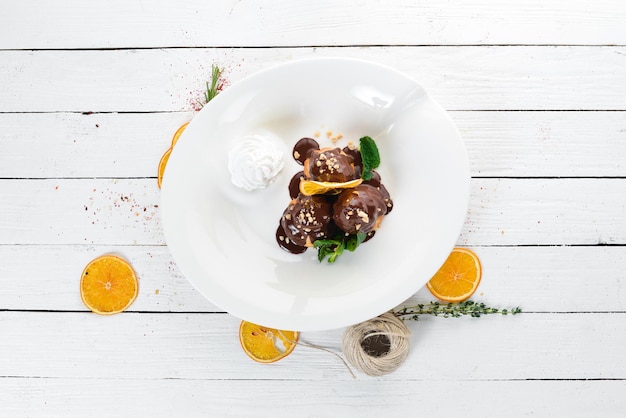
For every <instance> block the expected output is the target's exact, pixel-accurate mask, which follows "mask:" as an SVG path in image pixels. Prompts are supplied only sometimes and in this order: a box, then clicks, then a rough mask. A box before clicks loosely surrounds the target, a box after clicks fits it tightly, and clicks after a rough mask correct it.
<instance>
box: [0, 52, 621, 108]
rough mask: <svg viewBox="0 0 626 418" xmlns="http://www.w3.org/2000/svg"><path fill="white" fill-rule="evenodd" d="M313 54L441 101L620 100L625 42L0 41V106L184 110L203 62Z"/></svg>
mask: <svg viewBox="0 0 626 418" xmlns="http://www.w3.org/2000/svg"><path fill="white" fill-rule="evenodd" d="M321 56H341V57H354V58H360V59H366V60H370V61H375V62H380V63H383V64H387V65H389V66H392V67H394V68H396V69H398V70H400V71H402V72H405V73H406V74H408V75H409V76H411V77H413V78H415V79H416V80H418V81H419V82H420V83H421V84H422V85H423V86H424V87H425V88H426V90H427V91H429V92H430V94H431V95H432V96H433V97H434V98H435V99H436V100H437V101H438V102H439V103H440V104H441V105H442V106H443V107H444V108H445V109H448V110H626V95H624V94H623V92H624V90H626V72H624V71H623V69H624V67H625V66H626V47H612V46H611V47H506V46H502V47H445V48H441V47H395V48H394V47H387V48H383V47H370V48H254V49H241V48H235V49H229V48H226V49H153V50H110V51H109V50H107V51H93V50H87V51H0V97H3V98H5V100H2V101H0V112H60V111H77V112H85V111H94V112H96V111H98V112H122V111H124V112H151V111H184V110H190V109H192V108H194V107H195V106H196V100H197V99H199V98H200V97H201V94H202V93H201V92H202V90H203V88H204V85H205V82H206V80H208V79H209V78H210V70H211V65H212V64H218V65H220V66H222V67H224V68H225V71H226V72H225V76H226V77H227V78H228V81H229V82H230V83H235V82H237V81H238V80H240V79H241V78H242V77H243V76H245V75H249V74H252V73H254V72H255V71H258V70H261V69H265V68H267V67H269V66H271V65H273V64H279V63H284V62H288V61H291V60H293V59H298V58H306V57H321ZM122 74H123V75H124V76H121V75H122Z"/></svg>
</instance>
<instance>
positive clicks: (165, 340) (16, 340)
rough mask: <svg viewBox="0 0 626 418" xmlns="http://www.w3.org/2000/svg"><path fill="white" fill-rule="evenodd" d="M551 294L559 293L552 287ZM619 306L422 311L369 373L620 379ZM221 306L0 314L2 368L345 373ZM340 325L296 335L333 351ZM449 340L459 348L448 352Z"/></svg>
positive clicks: (625, 325)
mask: <svg viewBox="0 0 626 418" xmlns="http://www.w3.org/2000/svg"><path fill="white" fill-rule="evenodd" d="M555 297H558V295H555ZM625 319H626V314H625V313H621V314H616V313H607V314H600V313H598V314H530V313H526V314H525V313H522V314H520V315H516V316H507V317H504V316H498V317H481V318H432V317H424V318H423V319H421V320H420V321H417V322H411V323H410V324H409V327H410V330H411V353H410V355H409V358H408V359H407V361H406V362H405V363H404V364H403V365H402V367H401V368H399V369H398V370H396V371H395V372H394V373H393V374H391V375H387V376H383V377H381V378H377V379H372V378H367V377H366V376H364V375H360V376H359V378H360V379H367V380H382V381H387V380H396V381H398V380H399V381H411V380H416V379H417V380H428V381H433V380H468V381H475V380H511V379H512V380H525V379H625V378H626V364H625V363H624V362H623V361H622V360H623V349H622V347H623V344H624V335H625V334H626V321H625ZM239 322H240V321H239V319H237V318H235V317H233V316H231V315H227V314H133V313H128V312H127V313H123V314H120V315H115V316H111V317H102V316H99V315H96V314H92V313H49V312H46V313H38V312H0V331H1V333H2V335H3V342H2V345H0V370H2V375H3V376H14V377H57V378H101V379H120V378H122V379H124V378H125V379H146V378H149V379H184V380H187V379H225V380H233V379H237V380H242V379H243V380H266V379H272V380H295V381H297V380H307V381H310V380H315V381H320V380H321V381H339V380H347V381H351V380H352V377H351V376H350V374H349V373H348V371H347V370H346V369H345V367H344V365H343V364H342V363H341V362H340V361H339V359H337V358H336V357H335V356H333V355H331V354H329V353H327V352H324V351H320V350H316V349H312V348H308V347H297V348H296V350H294V352H293V353H292V354H290V355H289V357H287V358H285V359H284V360H282V361H280V362H278V363H275V364H272V365H270V366H269V367H268V365H266V364H261V363H255V362H254V361H253V360H251V359H249V358H248V357H247V356H246V355H245V354H244V352H243V350H241V348H240V346H239V339H238V336H237V333H238V327H239ZM342 335H343V330H342V329H338V330H334V331H324V332H310V333H302V335H301V338H302V340H303V341H307V342H310V343H314V344H317V345H321V346H323V347H327V348H329V349H331V350H334V351H340V350H341V349H340V346H341V339H342ZM450 347H457V348H458V349H455V350H454V351H453V352H454V355H449V356H446V357H445V358H442V357H441V355H442V353H450V354H452V352H451V351H450Z"/></svg>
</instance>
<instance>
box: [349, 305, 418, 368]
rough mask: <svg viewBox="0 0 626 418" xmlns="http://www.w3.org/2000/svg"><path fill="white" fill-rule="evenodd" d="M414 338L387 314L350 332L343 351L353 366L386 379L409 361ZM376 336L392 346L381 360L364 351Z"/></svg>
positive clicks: (398, 321)
mask: <svg viewBox="0 0 626 418" xmlns="http://www.w3.org/2000/svg"><path fill="white" fill-rule="evenodd" d="M410 335H411V332H410V331H409V329H408V328H407V326H406V325H405V324H404V322H403V321H402V320H401V319H399V318H398V317H396V316H395V315H394V314H393V313H392V312H387V313H384V314H382V315H380V316H378V317H376V318H373V319H370V320H369V321H365V322H361V323H360V324H356V325H353V326H351V327H349V328H348V329H346V331H345V333H344V335H343V343H342V345H341V348H342V350H343V354H344V355H345V357H346V360H348V362H349V363H350V364H352V366H354V367H355V368H357V369H359V370H361V371H362V372H363V373H365V374H367V375H370V376H382V375H385V374H389V373H391V372H393V371H394V370H396V369H397V368H398V367H400V365H401V364H402V363H403V362H404V361H405V360H406V358H407V356H408V355H409V337H410ZM375 336H383V338H384V336H386V339H385V340H386V341H385V342H387V340H388V343H389V346H388V347H387V350H385V351H386V352H385V353H382V354H381V355H379V356H375V355H371V354H370V353H368V351H366V349H365V348H364V347H363V345H364V344H363V343H364V341H365V340H367V339H368V338H372V337H375ZM370 352H371V351H370Z"/></svg>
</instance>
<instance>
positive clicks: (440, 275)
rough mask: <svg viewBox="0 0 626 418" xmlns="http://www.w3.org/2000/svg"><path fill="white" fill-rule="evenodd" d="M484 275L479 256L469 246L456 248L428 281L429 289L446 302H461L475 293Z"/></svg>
mask: <svg viewBox="0 0 626 418" xmlns="http://www.w3.org/2000/svg"><path fill="white" fill-rule="evenodd" d="M481 277H482V267H481V265H480V260H479V259H478V256H477V255H476V254H475V253H474V252H473V251H471V250H468V249H467V248H458V247H457V248H455V249H453V250H452V253H450V255H449V256H448V259H447V260H446V262H445V263H443V265H442V266H441V268H440V269H439V271H438V272H437V273H435V275H434V276H433V277H432V278H431V279H430V281H429V282H428V283H426V287H428V290H430V292H431V293H432V294H433V295H434V296H435V297H436V298H438V299H441V300H443V301H446V302H461V301H464V300H465V299H467V298H469V297H470V296H472V295H473V294H474V292H475V291H476V289H477V288H478V285H479V284H480V279H481Z"/></svg>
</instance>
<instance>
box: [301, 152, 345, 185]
mask: <svg viewBox="0 0 626 418" xmlns="http://www.w3.org/2000/svg"><path fill="white" fill-rule="evenodd" d="M304 175H305V176H306V177H307V178H308V179H309V180H315V181H325V182H335V183H344V182H346V181H350V180H354V179H355V178H356V175H355V172H354V159H353V158H352V157H351V156H350V155H348V154H346V153H345V152H343V151H342V150H341V149H339V148H322V149H320V150H311V151H309V153H308V158H307V159H306V160H305V161H304Z"/></svg>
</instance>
